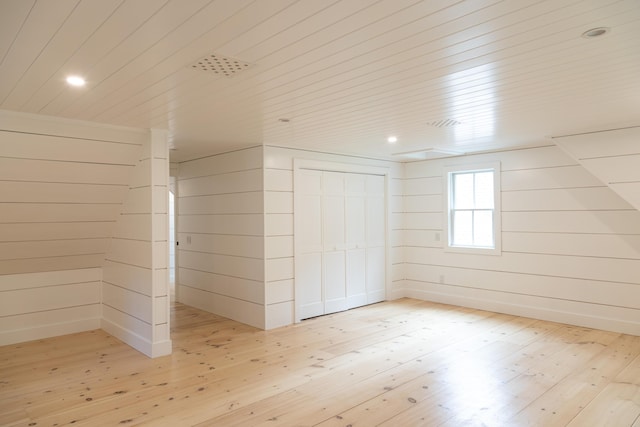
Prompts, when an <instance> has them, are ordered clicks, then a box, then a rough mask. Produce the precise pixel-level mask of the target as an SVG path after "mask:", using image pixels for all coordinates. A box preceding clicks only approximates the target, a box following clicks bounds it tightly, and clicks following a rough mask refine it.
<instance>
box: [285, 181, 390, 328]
mask: <svg viewBox="0 0 640 427" xmlns="http://www.w3.org/2000/svg"><path fill="white" fill-rule="evenodd" d="M299 176H300V178H299V180H300V181H299V182H298V183H296V192H299V194H298V195H297V197H299V199H298V200H299V201H300V203H299V206H298V208H297V209H298V210H297V211H296V215H297V218H296V221H299V223H298V224H299V228H298V234H299V235H298V236H297V239H296V244H297V248H296V281H297V285H296V289H297V291H298V295H296V299H297V300H298V307H299V310H300V313H299V315H300V316H299V318H300V319H306V318H309V317H314V316H318V315H321V314H328V313H335V312H337V311H343V310H347V309H349V308H353V307H359V306H362V305H365V304H371V303H374V302H379V301H382V300H384V298H385V235H386V233H385V204H384V200H385V198H384V188H385V186H384V176H380V175H366V174H358V173H343V172H327V171H318V170H302V171H301V172H300V175H299Z"/></svg>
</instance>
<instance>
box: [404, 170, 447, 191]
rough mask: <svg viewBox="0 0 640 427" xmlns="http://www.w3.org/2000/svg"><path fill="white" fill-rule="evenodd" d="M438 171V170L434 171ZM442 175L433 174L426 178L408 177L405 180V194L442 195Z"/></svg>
mask: <svg viewBox="0 0 640 427" xmlns="http://www.w3.org/2000/svg"><path fill="white" fill-rule="evenodd" d="M434 173H436V172H434ZM442 186H443V182H442V176H441V175H438V176H432V177H426V178H407V179H405V180H404V190H403V191H404V195H405V196H418V195H425V196H429V195H440V194H442V191H443V187H442Z"/></svg>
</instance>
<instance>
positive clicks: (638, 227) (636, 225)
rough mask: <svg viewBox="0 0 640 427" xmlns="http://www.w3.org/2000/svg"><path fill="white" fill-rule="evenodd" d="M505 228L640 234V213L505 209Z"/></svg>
mask: <svg viewBox="0 0 640 427" xmlns="http://www.w3.org/2000/svg"><path fill="white" fill-rule="evenodd" d="M502 231H503V232H505V231H522V232H546V233H554V232H555V233H563V232H564V233H600V234H640V212H639V211H636V210H626V211H551V212H549V211H541V212H503V213H502Z"/></svg>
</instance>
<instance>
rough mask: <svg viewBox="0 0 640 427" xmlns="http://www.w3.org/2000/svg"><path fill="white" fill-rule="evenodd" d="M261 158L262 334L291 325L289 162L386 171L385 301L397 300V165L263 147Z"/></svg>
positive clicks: (399, 277) (399, 251)
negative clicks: (388, 210) (388, 214)
mask: <svg viewBox="0 0 640 427" xmlns="http://www.w3.org/2000/svg"><path fill="white" fill-rule="evenodd" d="M264 150H265V155H264V156H265V157H264V159H265V160H264V190H265V192H264V205H265V220H264V221H265V304H266V309H265V310H266V325H265V327H266V329H271V328H275V327H278V326H283V325H289V324H292V323H293V321H294V287H295V286H294V245H293V242H294V234H293V230H294V226H293V224H294V223H293V167H294V165H293V163H294V159H305V160H318V161H325V162H336V163H342V164H352V165H366V166H379V167H388V168H390V177H391V184H390V187H391V195H390V197H389V203H390V204H391V212H392V214H391V217H390V218H389V221H388V224H389V227H390V230H389V231H390V232H389V236H390V242H388V244H389V245H390V248H389V249H390V251H389V253H390V254H391V258H392V259H391V264H392V271H391V275H390V277H391V282H392V283H390V284H387V291H388V292H387V296H386V297H387V299H393V298H397V297H399V296H401V294H400V293H399V292H400V290H399V286H398V285H399V284H400V283H402V270H401V269H402V248H401V246H400V233H401V230H400V224H401V202H402V193H401V189H402V179H401V178H402V166H401V165H400V164H399V163H394V162H389V161H381V160H373V159H366V158H361V157H353V156H343V155H337V154H326V153H320V152H313V151H307V150H296V149H289V148H280V147H272V146H266V147H265V148H264Z"/></svg>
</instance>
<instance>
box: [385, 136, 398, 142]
mask: <svg viewBox="0 0 640 427" xmlns="http://www.w3.org/2000/svg"><path fill="white" fill-rule="evenodd" d="M387 142H388V143H389V144H395V143H396V142H398V137H397V136H390V137H389V138H387Z"/></svg>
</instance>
